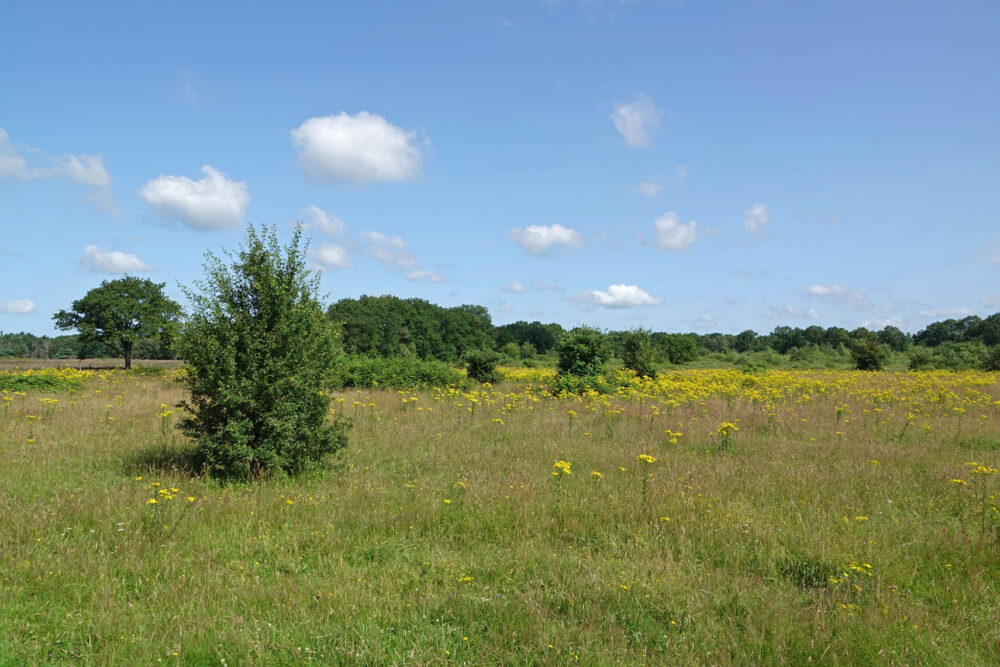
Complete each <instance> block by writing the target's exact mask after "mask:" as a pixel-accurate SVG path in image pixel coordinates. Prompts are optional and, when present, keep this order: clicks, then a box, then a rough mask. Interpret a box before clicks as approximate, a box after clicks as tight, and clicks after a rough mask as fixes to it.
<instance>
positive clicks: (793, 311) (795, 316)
mask: <svg viewBox="0 0 1000 667" xmlns="http://www.w3.org/2000/svg"><path fill="white" fill-rule="evenodd" d="M764 317H766V318H767V319H769V320H817V319H819V313H817V312H816V311H815V310H813V309H812V308H809V309H808V310H805V309H803V308H799V307H797V306H785V307H783V308H771V309H769V310H767V311H765V312H764Z"/></svg>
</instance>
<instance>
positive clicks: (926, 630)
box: [0, 369, 1000, 665]
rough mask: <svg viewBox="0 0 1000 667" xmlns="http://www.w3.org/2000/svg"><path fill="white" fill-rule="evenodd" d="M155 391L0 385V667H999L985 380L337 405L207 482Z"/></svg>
mask: <svg viewBox="0 0 1000 667" xmlns="http://www.w3.org/2000/svg"><path fill="white" fill-rule="evenodd" d="M174 372H176V371H175V370H172V369H161V370H159V371H150V370H146V371H141V372H130V373H125V372H122V371H90V372H88V371H74V370H57V369H50V370H43V371H36V372H33V373H32V374H29V375H28V376H24V375H23V374H22V373H19V372H13V371H5V372H2V373H0V471H2V472H0V555H2V567H0V664H2V665H21V664H76V663H100V664H104V663H114V664H129V665H133V664H155V663H161V662H162V663H168V664H169V663H173V664H184V665H201V664H206V665H207V664H216V665H218V664H229V665H254V664H295V663H300V662H308V661H313V662H318V663H322V664H330V663H334V664H336V663H366V664H384V663H411V662H412V663H441V662H456V663H466V664H482V663H515V664H525V663H546V664H549V663H552V664H561V663H574V662H581V663H584V664H611V663H642V662H649V663H656V664H705V663H710V664H745V663H766V664H774V663H786V664H804V663H807V662H812V663H824V664H837V663H852V664H870V663H887V664H962V665H969V664H984V665H986V664H997V663H998V662H1000V623H998V621H1000V518H998V512H997V509H996V506H995V504H994V503H995V499H994V494H995V493H997V491H998V490H1000V489H998V486H1000V484H998V483H1000V480H998V475H997V474H996V472H997V471H996V468H995V467H994V466H997V465H1000V384H998V383H997V375H996V374H993V375H989V374H983V373H898V374H896V373H876V374H872V373H859V372H844V371H828V372H809V371H771V372H766V373H757V374H744V373H740V372H736V371H718V370H715V371H713V370H692V371H685V372H680V373H668V374H666V375H664V376H663V377H662V378H661V379H660V380H659V381H658V382H640V381H637V380H634V379H632V380H629V379H626V378H623V380H622V384H623V385H624V386H623V387H622V389H621V390H620V391H619V393H618V394H617V395H614V396H596V395H594V396H586V397H561V398H559V397H552V396H551V395H550V394H549V393H548V392H547V391H546V390H545V389H544V387H545V385H546V383H547V382H549V381H550V379H551V378H550V373H549V372H546V371H533V370H529V369H520V370H517V371H510V372H508V381H507V382H506V383H504V384H503V385H500V386H498V387H495V388H490V387H484V388H482V389H480V390H477V391H474V392H463V391H460V390H447V389H445V390H419V391H412V392H396V391H361V392H354V391H352V392H344V393H337V392H334V393H333V394H332V396H333V402H332V406H333V410H334V411H335V412H343V413H345V414H347V415H348V416H352V417H354V419H355V427H354V429H353V431H352V433H351V444H350V446H349V447H348V448H347V449H346V450H345V451H344V454H343V456H342V457H341V458H340V460H339V462H338V465H337V466H336V467H335V468H334V469H331V470H330V471H328V472H326V473H324V474H317V475H313V476H309V477H306V478H299V479H272V480H268V481H265V482H261V483H258V484H254V485H252V486H230V487H225V486H220V485H218V484H216V483H214V482H212V481H211V480H208V479H205V478H203V477H202V476H200V475H198V474H197V471H192V470H190V469H189V466H188V465H187V463H186V462H187V456H186V453H187V451H188V444H187V443H186V442H185V440H184V439H183V438H182V436H180V435H179V434H178V433H177V431H176V429H175V428H174V422H175V420H176V418H177V416H178V415H177V413H176V411H175V408H174V407H173V406H174V405H175V404H176V403H177V402H178V401H179V400H180V399H182V398H183V392H182V389H181V386H180V385H179V384H177V383H176V382H174V381H172V377H171V373H174ZM38 375H42V376H49V377H50V379H49V380H45V381H44V382H43V381H40V380H37V379H31V380H30V381H29V380H24V379H23V378H24V377H28V378H32V377H33V376H38ZM19 378H20V379H19ZM42 385H44V386H42Z"/></svg>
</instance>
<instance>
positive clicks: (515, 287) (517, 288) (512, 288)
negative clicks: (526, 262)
mask: <svg viewBox="0 0 1000 667" xmlns="http://www.w3.org/2000/svg"><path fill="white" fill-rule="evenodd" d="M500 289H502V290H503V291H504V292H513V293H515V294H520V293H521V292H527V291H528V288H527V287H525V286H524V285H522V284H521V283H519V282H513V283H507V284H506V285H504V286H503V287H501V288H500Z"/></svg>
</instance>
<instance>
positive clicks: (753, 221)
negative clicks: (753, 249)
mask: <svg viewBox="0 0 1000 667" xmlns="http://www.w3.org/2000/svg"><path fill="white" fill-rule="evenodd" d="M770 222H771V207H769V206H768V205H767V204H754V205H753V206H751V207H750V208H748V209H747V210H746V212H745V213H744V214H743V229H745V230H746V231H748V232H749V233H751V234H753V235H754V236H762V235H763V234H764V228H765V227H767V225H768V223H770Z"/></svg>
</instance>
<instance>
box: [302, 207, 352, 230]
mask: <svg viewBox="0 0 1000 667" xmlns="http://www.w3.org/2000/svg"><path fill="white" fill-rule="evenodd" d="M302 221H303V225H304V227H305V228H306V229H318V230H320V231H321V232H323V233H324V234H328V235H329V236H340V235H341V234H343V233H344V232H345V231H347V223H345V222H344V221H343V220H341V219H340V218H339V217H338V216H336V215H334V214H333V213H327V212H326V211H324V210H323V209H321V208H320V207H319V206H315V205H310V206H307V207H306V209H305V210H304V211H302Z"/></svg>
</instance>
